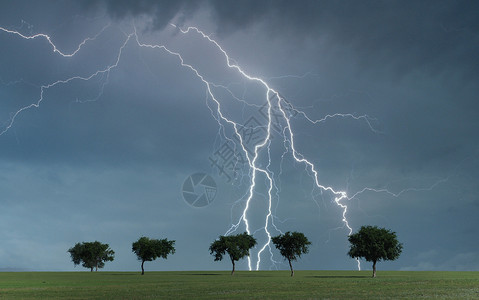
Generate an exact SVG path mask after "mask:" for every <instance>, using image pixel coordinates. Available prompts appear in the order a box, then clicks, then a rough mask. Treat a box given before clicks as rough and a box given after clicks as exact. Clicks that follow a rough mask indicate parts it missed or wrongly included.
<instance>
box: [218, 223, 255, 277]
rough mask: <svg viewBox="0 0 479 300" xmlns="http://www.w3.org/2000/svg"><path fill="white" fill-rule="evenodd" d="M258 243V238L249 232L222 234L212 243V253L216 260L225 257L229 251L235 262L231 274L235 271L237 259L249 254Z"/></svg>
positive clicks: (232, 260) (232, 261)
mask: <svg viewBox="0 0 479 300" xmlns="http://www.w3.org/2000/svg"><path fill="white" fill-rule="evenodd" d="M255 245H256V239H255V238H254V237H253V236H251V235H249V234H248V233H247V232H244V233H242V234H237V235H229V236H220V237H219V239H217V240H215V241H214V242H213V243H211V245H210V254H211V255H214V257H215V261H219V260H222V259H223V256H224V255H225V254H226V253H227V254H228V255H229V257H230V259H231V263H232V264H233V270H232V271H231V275H233V274H234V272H235V261H238V260H240V259H242V258H243V257H245V256H249V250H250V249H251V248H253V247H254V246H255Z"/></svg>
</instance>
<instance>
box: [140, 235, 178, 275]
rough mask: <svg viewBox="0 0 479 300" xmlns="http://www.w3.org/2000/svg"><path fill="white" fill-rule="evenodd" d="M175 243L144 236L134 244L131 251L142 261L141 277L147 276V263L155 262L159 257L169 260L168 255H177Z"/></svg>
mask: <svg viewBox="0 0 479 300" xmlns="http://www.w3.org/2000/svg"><path fill="white" fill-rule="evenodd" d="M174 245H175V241H169V240H168V239H161V240H158V239H150V238H148V237H145V236H142V237H140V238H139V239H138V241H136V242H134V243H133V244H132V247H131V251H133V252H134V253H135V254H136V257H137V258H138V260H140V261H141V275H144V274H145V268H144V264H145V261H153V260H155V259H157V258H158V257H161V258H164V259H167V257H168V254H174V253H175V246H174Z"/></svg>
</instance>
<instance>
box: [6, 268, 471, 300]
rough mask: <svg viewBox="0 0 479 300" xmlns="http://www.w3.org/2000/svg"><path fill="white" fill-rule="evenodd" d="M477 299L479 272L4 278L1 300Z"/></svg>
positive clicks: (105, 274) (104, 274) (25, 275)
mask: <svg viewBox="0 0 479 300" xmlns="http://www.w3.org/2000/svg"><path fill="white" fill-rule="evenodd" d="M378 298H380V299H418V298H436V299H437V298H439V299H479V272H403V271H380V270H379V271H378V277H377V278H371V271H296V273H295V276H294V277H290V276H289V272H288V271H252V272H247V271H239V272H236V274H235V275H234V276H230V275H229V272H226V271H190V272H146V273H145V275H144V276H141V275H140V273H138V272H93V273H90V272H18V273H15V272H3V273H0V299H378Z"/></svg>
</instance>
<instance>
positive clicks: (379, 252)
mask: <svg viewBox="0 0 479 300" xmlns="http://www.w3.org/2000/svg"><path fill="white" fill-rule="evenodd" d="M348 239H349V242H350V243H351V248H350V249H349V252H348V255H349V256H351V257H352V258H356V259H358V258H360V257H362V258H364V259H366V261H369V262H372V263H373V277H376V263H377V262H378V261H381V260H395V259H397V258H398V257H399V255H400V254H401V251H402V244H401V243H399V241H398V240H397V237H396V233H395V232H392V231H391V230H388V229H385V228H379V227H377V226H361V229H359V231H358V232H357V233H355V234H352V235H350V236H349V238H348Z"/></svg>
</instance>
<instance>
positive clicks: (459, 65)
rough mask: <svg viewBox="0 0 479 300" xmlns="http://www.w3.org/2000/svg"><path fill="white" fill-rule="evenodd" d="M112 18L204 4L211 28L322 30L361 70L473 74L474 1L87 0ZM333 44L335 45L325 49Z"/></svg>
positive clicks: (160, 21)
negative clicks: (349, 52) (350, 54)
mask: <svg viewBox="0 0 479 300" xmlns="http://www.w3.org/2000/svg"><path fill="white" fill-rule="evenodd" d="M87 6H88V7H90V8H91V7H96V8H97V7H99V6H103V7H104V8H106V9H107V11H108V12H109V13H110V14H111V15H112V16H113V17H115V18H123V17H126V16H137V15H149V16H151V18H152V20H153V21H152V26H153V28H154V29H163V28H164V27H165V26H166V25H167V24H168V23H169V22H170V21H171V20H172V19H173V18H175V17H177V16H180V17H181V18H180V20H181V19H183V20H184V19H185V18H187V17H188V16H190V15H192V14H193V13H194V12H196V11H198V10H200V9H204V8H206V9H209V10H210V13H211V16H212V18H213V21H214V22H215V23H216V28H217V29H216V30H217V34H218V35H219V36H220V37H225V36H228V35H230V34H232V33H234V32H236V31H239V30H243V29H248V28H250V27H251V26H253V25H261V26H262V27H263V29H266V30H268V31H269V32H270V34H271V35H272V36H275V37H284V36H286V37H288V38H291V39H292V40H294V41H296V40H298V39H299V40H307V39H318V38H320V39H322V38H326V39H328V40H329V41H331V42H334V43H335V44H336V43H338V44H339V47H340V48H342V50H339V51H344V50H347V49H349V48H351V49H352V51H354V53H355V55H356V59H357V62H359V63H360V64H361V66H362V68H363V69H364V70H368V69H370V68H371V67H372V66H377V65H382V66H384V67H386V68H391V69H392V70H393V72H394V74H395V75H396V78H395V79H397V77H399V78H401V77H402V76H404V75H406V74H407V73H409V72H411V71H412V70H418V69H419V70H421V71H424V72H427V73H429V74H434V75H439V74H443V73H445V72H446V76H452V74H451V72H450V71H451V70H452V71H453V73H454V72H455V73H457V74H455V75H457V76H459V77H461V79H467V78H469V79H470V78H477V77H478V76H479V59H478V58H477V55H476V53H477V50H478V49H479V35H478V34H477V32H478V31H479V2H475V1H301V2H300V3H297V2H295V1H221V0H216V1H215V0H212V1H148V0H143V1H113V0H111V1H110V0H106V1H90V2H88V5H87ZM332 50H334V51H338V49H332Z"/></svg>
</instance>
